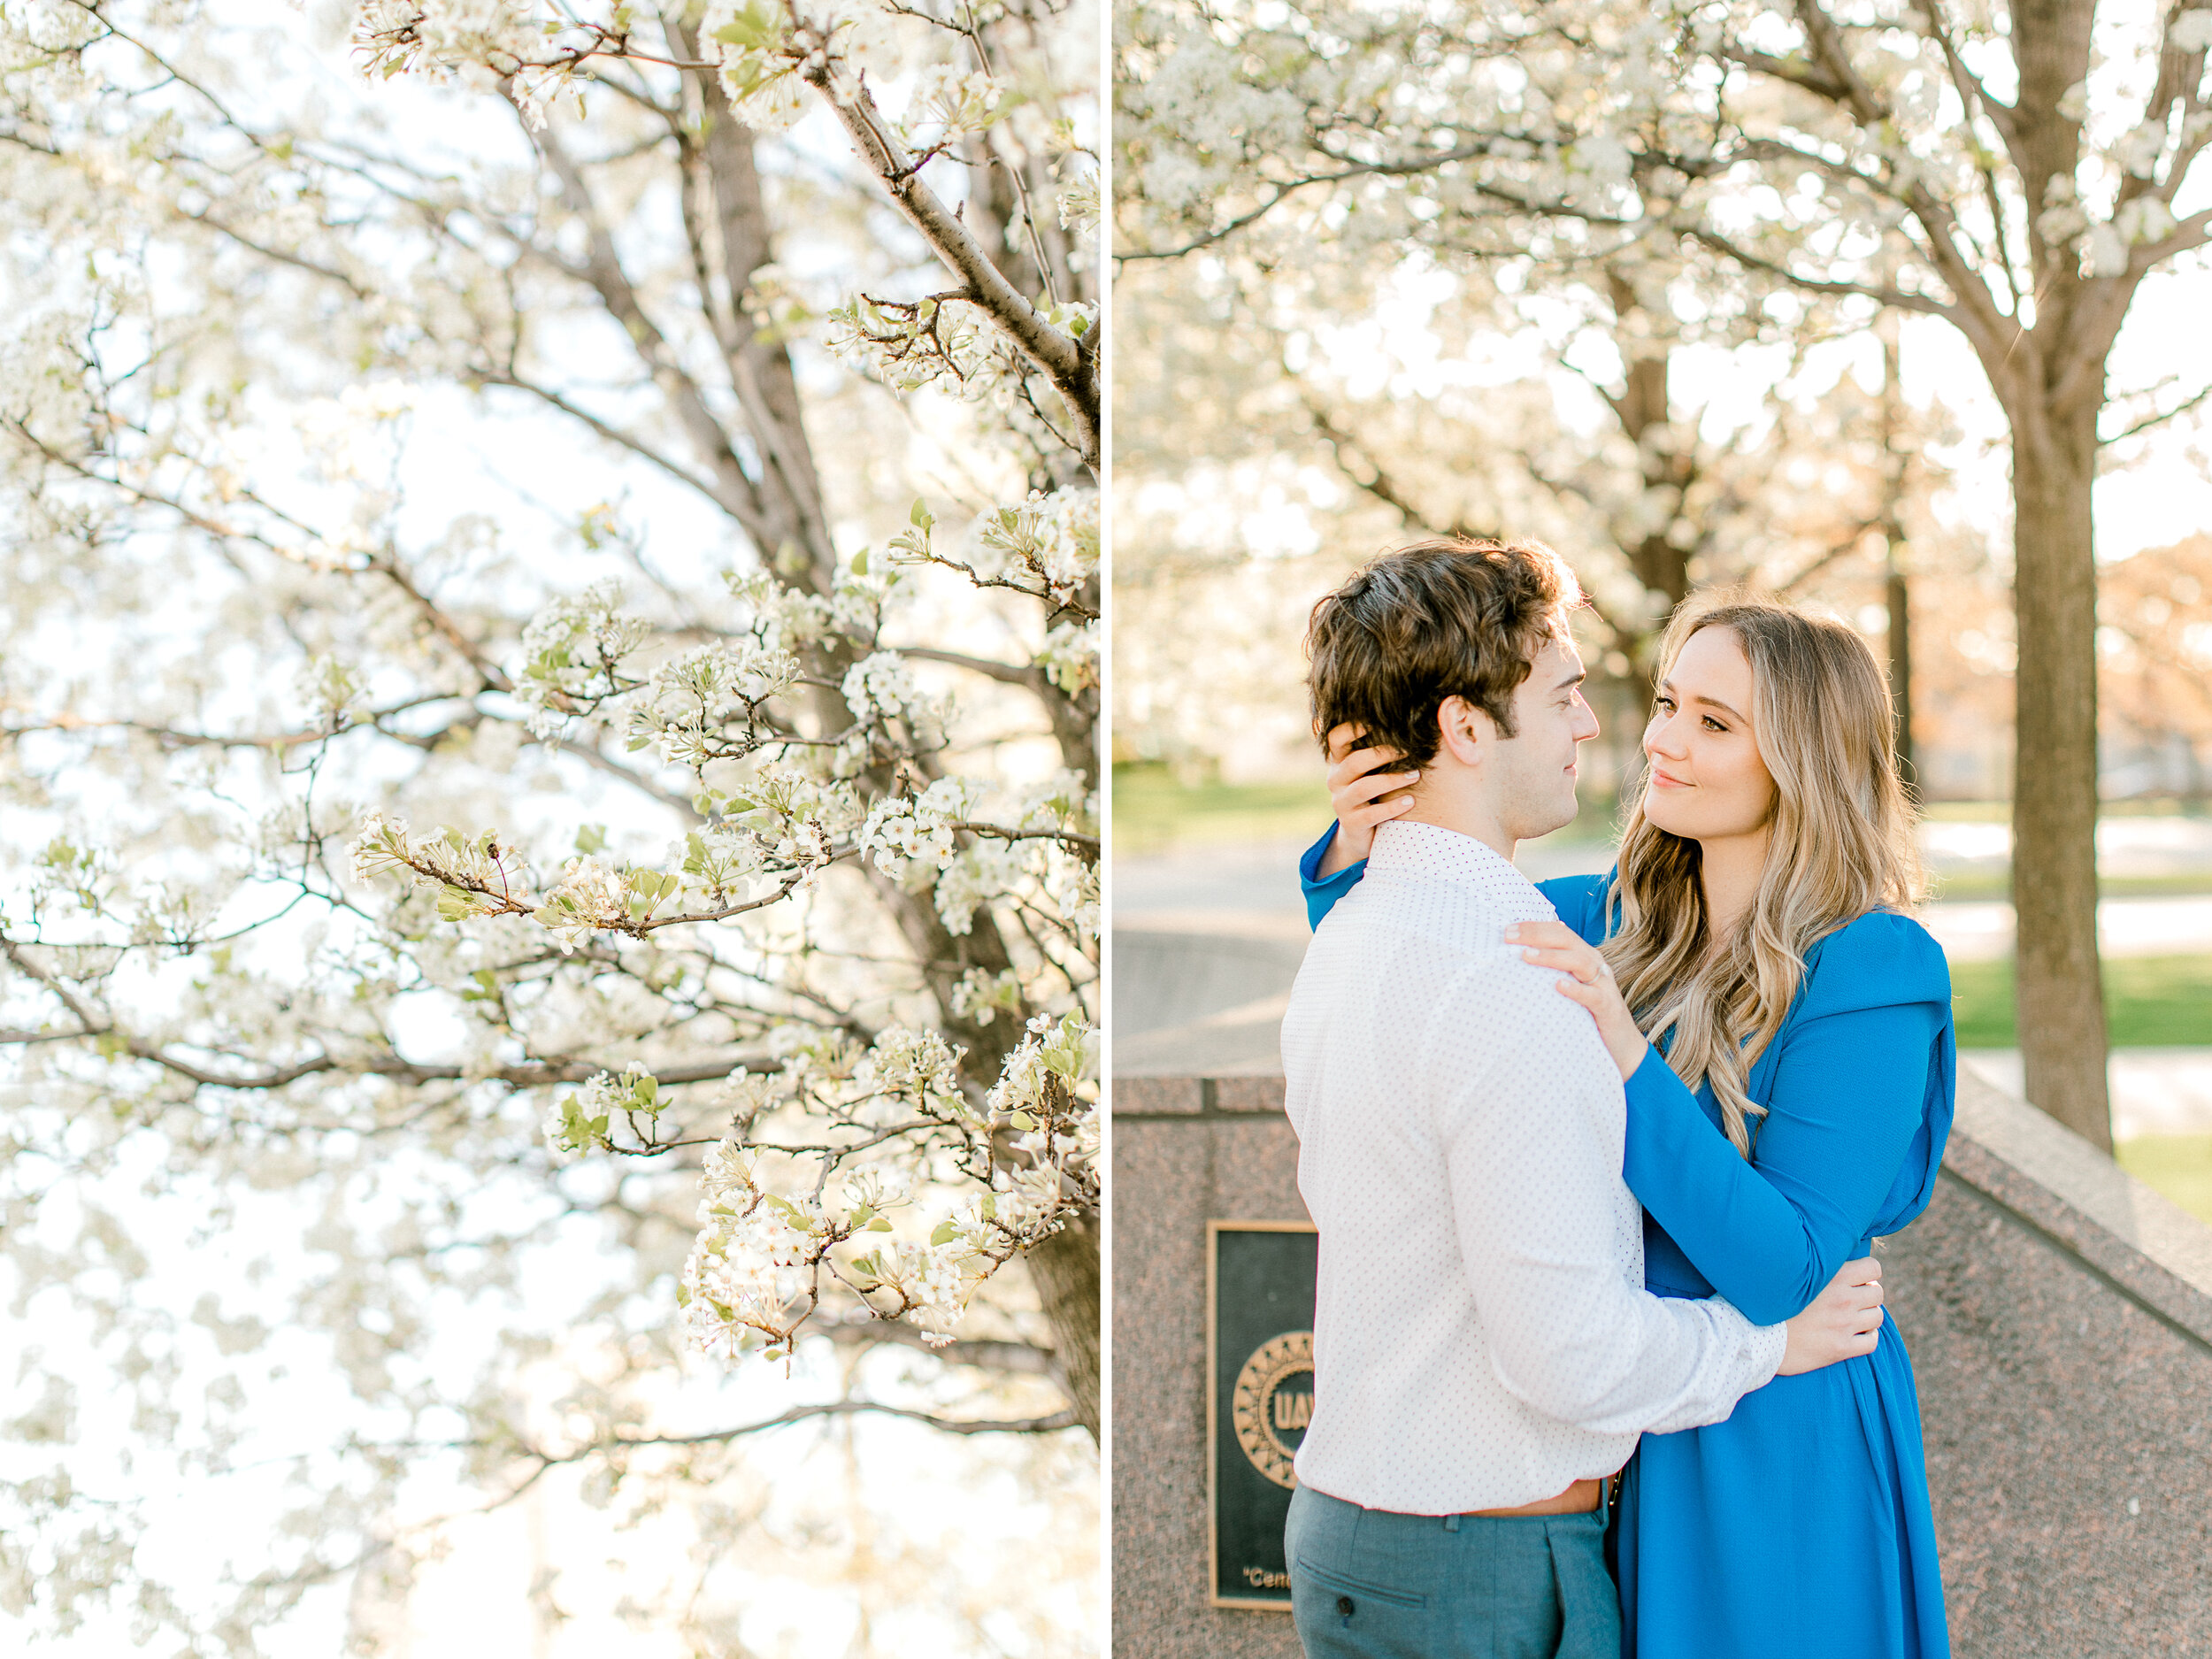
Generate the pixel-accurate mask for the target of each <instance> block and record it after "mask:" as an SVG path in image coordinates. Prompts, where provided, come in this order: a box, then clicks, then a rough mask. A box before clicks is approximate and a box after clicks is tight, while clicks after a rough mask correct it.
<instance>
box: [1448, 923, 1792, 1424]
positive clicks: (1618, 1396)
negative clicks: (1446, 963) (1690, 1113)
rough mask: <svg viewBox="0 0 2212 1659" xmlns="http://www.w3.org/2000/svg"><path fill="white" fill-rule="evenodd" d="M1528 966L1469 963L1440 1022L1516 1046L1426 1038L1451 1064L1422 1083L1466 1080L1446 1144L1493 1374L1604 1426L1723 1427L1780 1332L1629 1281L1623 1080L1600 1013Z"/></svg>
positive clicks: (1780, 1340) (1535, 1404)
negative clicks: (1477, 1014)
mask: <svg viewBox="0 0 2212 1659" xmlns="http://www.w3.org/2000/svg"><path fill="white" fill-rule="evenodd" d="M1522 965H1524V964H1509V965H1506V966H1504V967H1502V968H1501V969H1491V970H1479V969H1478V970H1466V971H1463V972H1462V973H1461V974H1460V975H1458V976H1456V978H1455V982H1454V984H1453V985H1452V986H1451V987H1448V994H1447V995H1446V996H1445V997H1444V998H1442V999H1441V1002H1442V1006H1441V1007H1440V1010H1439V1011H1438V1017H1437V1018H1438V1024H1436V1025H1432V1027H1431V1030H1432V1032H1439V1031H1440V1032H1444V1033H1451V1032H1453V1031H1454V1029H1455V1028H1456V1030H1457V1031H1460V1032H1465V1031H1469V1030H1477V1029H1487V1030H1493V1031H1494V1030H1496V1029H1499V1028H1500V1019H1501V1015H1503V1017H1504V1018H1506V1019H1507V1020H1509V1022H1510V1028H1511V1029H1513V1030H1514V1031H1515V1032H1516V1033H1517V1034H1518V1035H1519V1036H1520V1037H1521V1039H1522V1040H1521V1041H1517V1042H1515V1043H1514V1044H1513V1045H1512V1046H1511V1048H1509V1049H1501V1048H1497V1047H1496V1046H1494V1045H1492V1046H1491V1047H1490V1048H1489V1049H1488V1053H1487V1055H1486V1056H1468V1055H1462V1054H1454V1053H1452V1052H1450V1048H1451V1047H1452V1044H1451V1041H1450V1037H1449V1036H1447V1037H1446V1038H1445V1039H1444V1041H1443V1043H1442V1045H1441V1051H1439V1049H1438V1046H1437V1045H1436V1044H1434V1043H1432V1045H1431V1048H1432V1058H1433V1061H1434V1063H1435V1064H1438V1065H1439V1066H1440V1067H1441V1068H1443V1069H1442V1070H1441V1071H1429V1072H1428V1073H1427V1074H1428V1075H1456V1076H1457V1077H1458V1078H1459V1079H1462V1080H1461V1081H1460V1082H1459V1083H1458V1085H1457V1086H1456V1087H1455V1088H1454V1089H1453V1090H1452V1091H1451V1092H1450V1093H1449V1094H1448V1095H1447V1096H1446V1097H1445V1099H1444V1101H1443V1102H1442V1111H1443V1113H1444V1116H1443V1119H1442V1121H1441V1122H1440V1125H1439V1129H1440V1140H1441V1142H1442V1145H1443V1149H1444V1155H1445V1162H1446V1166H1447V1171H1448V1178H1449V1180H1450V1184H1451V1189H1452V1202H1453V1208H1454V1211H1455V1225H1456V1231H1457V1233H1458V1239H1459V1247H1460V1252H1461V1256H1462V1258H1463V1268H1464V1271H1465V1273H1466V1279H1467V1283H1468V1285H1469V1286H1470V1288H1471V1292H1472V1294H1473V1297H1474V1301H1475V1306H1476V1311H1477V1313H1478V1315H1479V1317H1480V1319H1481V1321H1482V1325H1483V1333H1484V1340H1485V1342H1486V1346H1487V1348H1488V1349H1489V1353H1490V1356H1491V1363H1492V1366H1493V1368H1494V1371H1496V1374H1497V1377H1498V1380H1499V1381H1500V1382H1501V1383H1502V1385H1503V1386H1505V1387H1506V1389H1507V1390H1508V1391H1509V1392H1510V1393H1511V1394H1514V1395H1515V1396H1516V1397H1517V1398H1518V1399H1520V1400H1522V1401H1523V1402H1525V1403H1527V1404H1528V1405H1530V1406H1531V1407H1532V1408H1534V1409H1537V1410H1539V1411H1541V1412H1543V1413H1544V1414H1545V1415H1547V1416H1548V1417H1556V1418H1558V1419H1560V1420H1562V1421H1563V1422H1567V1423H1571V1424H1574V1425H1577V1426H1578V1427H1579V1428H1582V1429H1586V1430H1587V1431H1589V1432H1593V1433H1600V1434H1624V1433H1633V1432H1639V1431H1647V1432H1671V1431H1673V1430H1677V1429H1686V1428H1694V1427H1696V1426H1699V1425H1702V1424H1707V1423H1717V1422H1719V1421H1721V1420H1722V1419H1723V1418H1724V1417H1727V1416H1728V1414H1729V1413H1730V1412H1731V1411H1732V1410H1733V1409H1735V1404H1736V1402H1737V1401H1738V1400H1739V1399H1740V1398H1741V1397H1742V1396H1743V1395H1744V1394H1747V1393H1749V1392H1750V1391H1751V1390H1752V1389H1754V1388H1756V1387H1759V1386H1761V1385H1763V1384H1764V1383H1765V1382H1767V1381H1768V1380H1769V1379H1771V1378H1772V1377H1773V1375H1774V1373H1775V1371H1776V1369H1777V1368H1778V1366H1779V1365H1780V1364H1781V1362H1782V1350H1783V1347H1784V1342H1785V1335H1784V1333H1783V1332H1782V1331H1781V1329H1780V1328H1779V1327H1766V1328H1762V1327H1758V1326H1755V1325H1752V1324H1751V1322H1750V1321H1749V1320H1747V1319H1746V1318H1745V1317H1744V1316H1743V1315H1742V1314H1740V1313H1739V1312H1738V1311H1737V1310H1735V1309H1734V1308H1732V1307H1731V1306H1730V1305H1728V1303H1727V1302H1724V1301H1721V1300H1719V1299H1717V1298H1715V1299H1711V1300H1708V1301H1702V1302H1697V1301H1682V1300H1675V1299H1668V1298H1662V1297H1657V1296H1654V1295H1651V1294H1649V1293H1647V1292H1646V1291H1645V1290H1643V1289H1642V1288H1641V1287H1640V1286H1638V1285H1635V1284H1632V1283H1631V1282H1630V1280H1629V1278H1628V1277H1627V1275H1626V1274H1625V1273H1624V1271H1623V1269H1624V1263H1623V1253H1622V1244H1621V1240H1620V1238H1619V1236H1618V1233H1617V1228H1618V1226H1619V1225H1620V1220H1619V1214H1618V1211H1619V1205H1618V1202H1617V1194H1618V1193H1619V1187H1618V1185H1617V1183H1618V1180H1619V1168H1620V1165H1619V1163H1618V1162H1617V1159H1618V1156H1619V1148H1620V1140H1619V1134H1620V1131H1619V1126H1618V1125H1619V1121H1620V1120H1619V1118H1618V1116H1617V1114H1618V1112H1619V1110H1620V1108H1619V1105H1618V1095H1617V1093H1616V1091H1617V1090H1618V1088H1619V1087H1620V1084H1619V1080H1618V1078H1617V1074H1616V1073H1615V1072H1614V1070H1613V1067H1612V1064H1611V1062H1610V1060H1609V1058H1608V1057H1607V1055H1606V1052H1605V1048H1604V1045H1603V1043H1602V1042H1601V1041H1600V1039H1599V1037H1598V1035H1597V1031H1596V1027H1595V1026H1594V1025H1593V1024H1592V1023H1591V1021H1590V1019H1589V1018H1588V1017H1587V1016H1586V1014H1584V1013H1583V1011H1582V1010H1580V1009H1579V1008H1577V1007H1576V1006H1575V1005H1574V1004H1572V1003H1571V1002H1568V1001H1567V1000H1566V999H1565V998H1563V997H1561V996H1559V995H1557V994H1556V993H1555V992H1554V991H1553V990H1552V988H1551V981H1550V978H1549V977H1548V975H1545V974H1543V973H1541V972H1539V971H1536V970H1530V972H1528V974H1527V975H1525V976H1517V975H1516V974H1514V972H1513V970H1514V969H1516V968H1518V967H1520V966H1522ZM1554 1004H1555V1006H1552V1005H1554ZM1477 1005H1480V1006H1481V1007H1483V1008H1484V1010H1485V1012H1484V1015H1483V1017H1482V1018H1479V1019H1477V1018H1472V1017H1471V1009H1472V1008H1473V1007H1475V1006H1477ZM1423 1069H1424V1070H1425V1068H1423Z"/></svg>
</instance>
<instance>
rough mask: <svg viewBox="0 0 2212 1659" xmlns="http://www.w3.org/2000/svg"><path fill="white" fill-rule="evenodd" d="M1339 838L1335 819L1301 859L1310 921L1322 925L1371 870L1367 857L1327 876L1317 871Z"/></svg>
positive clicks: (1301, 883) (1311, 924) (1300, 880)
mask: <svg viewBox="0 0 2212 1659" xmlns="http://www.w3.org/2000/svg"><path fill="white" fill-rule="evenodd" d="M1335 839H1336V824H1335V821H1334V820H1331V822H1330V824H1329V827H1328V828H1327V829H1326V830H1325V831H1324V832H1323V833H1322V836H1321V839H1320V840H1319V841H1316V842H1314V844H1313V845H1312V846H1310V847H1309V848H1307V849H1306V850H1305V854H1304V856H1302V857H1301V858H1300V859H1299V860H1298V885H1299V887H1301V888H1302V889H1303V890H1304V893H1305V895H1306V925H1307V926H1309V927H1318V926H1321V918H1323V917H1325V916H1326V915H1327V914H1328V913H1329V912H1330V911H1331V910H1333V909H1335V908H1336V902H1337V901H1338V900H1339V899H1340V898H1342V897H1343V896H1344V895H1346V894H1348V893H1349V892H1350V891H1351V890H1352V889H1353V888H1354V887H1357V886H1358V885H1359V882H1360V878H1361V877H1362V876H1363V875H1365V874H1366V873H1367V860H1365V859H1364V858H1363V859H1361V860H1360V861H1359V862H1358V863H1357V864H1347V865H1346V866H1345V867H1344V868H1343V869H1341V870H1340V871H1338V872H1336V873H1335V874H1334V875H1333V876H1331V877H1329V878H1328V879H1325V880H1324V879H1322V878H1321V877H1320V875H1319V874H1318V873H1317V872H1319V870H1320V868H1321V861H1322V860H1323V859H1324V858H1325V857H1327V856H1329V843H1330V842H1332V841H1334V840H1335Z"/></svg>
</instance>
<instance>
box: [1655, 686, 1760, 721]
mask: <svg viewBox="0 0 2212 1659" xmlns="http://www.w3.org/2000/svg"><path fill="white" fill-rule="evenodd" d="M1659 689H1660V690H1662V691H1663V692H1665V693H1666V694H1667V695H1669V696H1672V695H1674V681H1672V680H1661V681H1660V682H1659ZM1690 701H1691V702H1692V703H1703V704H1705V705H1706V706H1707V707H1708V708H1711V709H1718V710H1720V711H1721V712H1722V713H1723V714H1727V715H1732V716H1734V718H1737V719H1739V720H1740V719H1742V718H1743V716H1742V715H1740V714H1737V713H1736V711H1735V710H1733V709H1732V708H1730V707H1729V706H1728V705H1727V704H1726V703H1723V702H1722V701H1721V700H1720V699H1719V698H1718V697H1706V696H1694V697H1692V698H1691V699H1690Z"/></svg>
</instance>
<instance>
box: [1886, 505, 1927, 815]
mask: <svg viewBox="0 0 2212 1659" xmlns="http://www.w3.org/2000/svg"><path fill="white" fill-rule="evenodd" d="M1884 586H1885V588H1886V594H1887V596H1888V600H1889V697H1890V703H1891V706H1892V708H1893V710H1894V711H1895V714H1896V718H1897V781H1898V782H1900V783H1901V784H1903V785H1904V786H1905V792H1906V793H1907V794H1908V795H1911V796H1912V798H1913V799H1914V800H1915V801H1918V800H1919V799H1920V765H1919V762H1918V760H1917V758H1916V757H1915V755H1914V753H1913V746H1912V589H1911V587H1910V586H1909V584H1908V583H1907V582H1906V580H1905V572H1904V570H1903V568H1902V567H1901V565H1899V564H1898V563H1897V549H1896V547H1895V546H1894V544H1893V545H1892V547H1891V549H1890V564H1889V578H1888V580H1887V581H1886V583H1885V584H1884Z"/></svg>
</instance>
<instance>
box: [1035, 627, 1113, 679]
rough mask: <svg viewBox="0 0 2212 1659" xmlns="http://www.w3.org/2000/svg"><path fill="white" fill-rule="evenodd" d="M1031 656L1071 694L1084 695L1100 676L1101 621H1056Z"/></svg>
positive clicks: (1048, 676) (1049, 677)
mask: <svg viewBox="0 0 2212 1659" xmlns="http://www.w3.org/2000/svg"><path fill="white" fill-rule="evenodd" d="M1030 660H1031V661H1032V662H1033V663H1034V664H1036V665H1037V666H1038V667H1039V668H1041V669H1043V670H1044V671H1045V675H1046V678H1048V680H1051V681H1052V683H1053V684H1054V685H1056V686H1057V687H1060V689H1061V690H1063V691H1064V692H1066V693H1067V694H1068V695H1069V696H1071V697H1079V696H1081V695H1083V694H1084V693H1085V692H1087V691H1089V690H1091V689H1092V688H1093V687H1095V686H1097V685H1098V684H1099V680H1100V676H1099V651H1098V624H1097V623H1096V622H1063V623H1060V624H1058V625H1056V626H1055V627H1053V628H1052V630H1051V631H1050V632H1049V633H1048V634H1046V635H1045V642H1044V644H1043V645H1041V646H1040V647H1039V648H1038V650H1037V654H1036V656H1035V657H1033V658H1031V659H1030Z"/></svg>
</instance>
